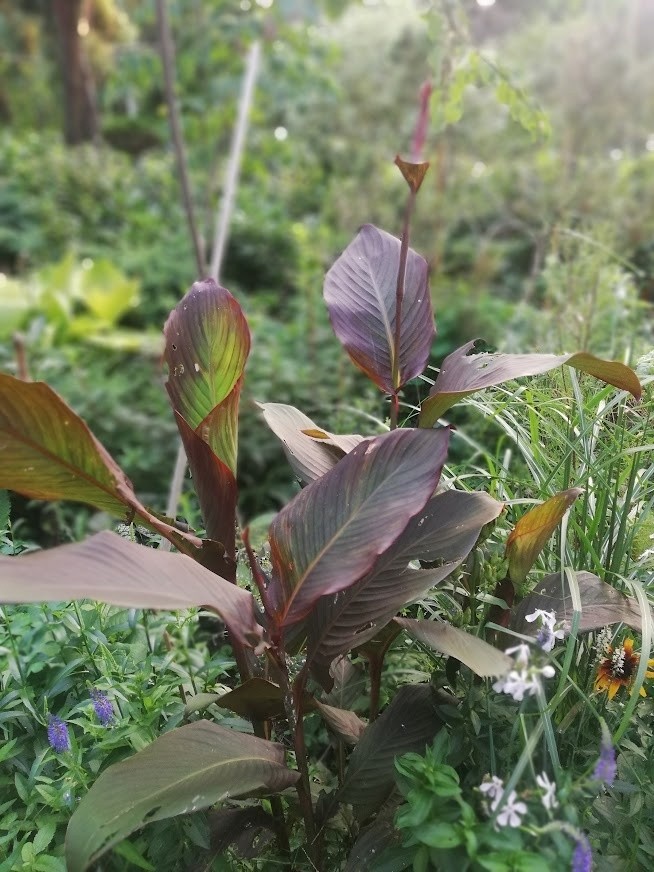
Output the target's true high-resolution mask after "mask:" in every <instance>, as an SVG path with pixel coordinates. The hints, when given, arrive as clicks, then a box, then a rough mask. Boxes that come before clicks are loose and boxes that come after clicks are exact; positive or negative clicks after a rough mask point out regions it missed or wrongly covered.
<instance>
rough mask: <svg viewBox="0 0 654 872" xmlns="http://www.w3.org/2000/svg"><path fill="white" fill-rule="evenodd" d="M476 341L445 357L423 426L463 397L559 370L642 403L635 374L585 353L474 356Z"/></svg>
mask: <svg viewBox="0 0 654 872" xmlns="http://www.w3.org/2000/svg"><path fill="white" fill-rule="evenodd" d="M475 341H476V340H474V341H472V342H468V343H466V344H465V345H462V346H461V348H457V350H456V351H453V352H452V354H450V355H449V357H446V358H445V360H444V361H443V364H442V366H441V371H440V373H439V374H438V378H437V379H436V382H435V383H434V386H433V387H432V389H431V391H430V392H429V396H428V397H427V399H426V400H424V402H423V404H422V408H421V411H420V426H421V427H433V425H434V424H435V423H436V422H437V421H438V419H439V418H440V417H441V416H442V415H444V414H445V412H447V410H448V409H449V408H451V407H452V406H453V405H454V404H455V403H458V401H459V400H460V399H462V398H463V397H467V396H468V395H469V394H473V393H475V391H479V390H482V389H483V388H490V387H493V386H494V385H499V384H501V383H502V382H504V381H508V380H510V379H515V378H521V377H522V376H528V375H540V374H541V373H544V372H549V371H550V370H551V369H555V368H556V367H558V366H563V365H564V364H567V366H572V367H574V368H575V369H577V370H579V371H580V372H586V373H588V374H589V375H592V376H595V378H598V379H600V380H601V381H604V382H606V383H607V384H610V385H614V386H615V387H617V388H620V389H621V390H625V391H629V392H630V393H631V394H633V396H634V397H636V399H640V396H641V393H642V387H641V384H640V382H639V381H638V378H637V376H636V374H635V372H634V371H633V370H632V369H630V368H629V367H628V366H625V365H624V364H623V363H618V362H617V361H615V360H602V359H601V358H599V357H595V356H594V355H592V354H588V353H586V352H578V353H577V354H471V353H470V352H471V351H472V350H473V348H474V346H475Z"/></svg>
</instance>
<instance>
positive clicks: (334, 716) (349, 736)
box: [313, 700, 366, 745]
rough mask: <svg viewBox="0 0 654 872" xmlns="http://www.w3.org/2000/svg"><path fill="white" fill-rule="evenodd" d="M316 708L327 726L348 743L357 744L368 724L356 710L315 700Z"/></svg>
mask: <svg viewBox="0 0 654 872" xmlns="http://www.w3.org/2000/svg"><path fill="white" fill-rule="evenodd" d="M313 705H314V708H315V709H316V711H318V712H319V713H320V714H321V715H322V717H323V720H324V721H325V723H326V724H327V726H328V727H329V728H330V729H331V730H332V731H333V732H334V733H336V735H337V736H338V738H339V739H342V740H343V741H344V742H346V743H347V744H348V745H356V743H357V742H358V741H359V739H360V738H361V734H362V733H363V731H364V730H365V729H366V724H365V722H364V721H362V720H361V718H360V717H358V716H357V715H355V714H354V712H351V711H348V710H347V709H339V708H334V706H331V705H327V704H326V703H324V702H319V701H318V700H314V703H313Z"/></svg>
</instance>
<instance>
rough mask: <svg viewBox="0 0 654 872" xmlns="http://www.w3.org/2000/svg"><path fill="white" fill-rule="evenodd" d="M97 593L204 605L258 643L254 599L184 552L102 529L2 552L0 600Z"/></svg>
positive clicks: (109, 598) (110, 599)
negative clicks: (14, 553)
mask: <svg viewBox="0 0 654 872" xmlns="http://www.w3.org/2000/svg"><path fill="white" fill-rule="evenodd" d="M73 599H93V600H100V601H101V602H106V603H110V604H111V605H115V606H125V607H128V608H143V609H183V608H188V607H189V606H207V607H208V608H211V609H213V610H214V611H215V612H216V613H217V614H219V615H220V617H221V618H222V619H223V620H224V622H225V624H226V625H227V627H228V628H229V630H230V632H231V633H232V634H234V636H235V637H236V638H238V639H239V640H240V641H241V642H242V643H243V644H244V645H248V646H251V647H256V646H258V645H259V644H260V642H261V639H262V636H263V630H262V628H261V627H260V625H259V624H258V623H257V620H256V617H255V607H254V599H253V598H252V594H250V593H249V592H248V591H246V590H242V589H241V588H238V587H236V585H233V584H230V583H229V582H228V581H225V579H224V578H220V576H218V575H215V574H214V573H213V572H210V571H209V570H208V569H205V568H204V567H203V566H201V565H200V564H199V563H197V562H196V561H195V560H192V559H191V558H190V557H186V556H185V555H183V554H171V553H170V552H164V551H158V550H157V549H155V548H148V547H146V546H145V545H137V544H136V543H135V542H131V541H130V540H129V539H123V538H122V537H121V536H117V535H116V534H115V533H110V532H108V531H104V532H102V533H97V534H96V535H95V536H91V537H90V538H89V539H86V540H85V541H83V542H74V543H72V544H70V545H60V546H58V547H57V548H50V549H48V550H46V551H31V552H29V553H28V554H23V555H20V556H18V557H2V556H0V602H5V603H34V602H53V601H61V600H73Z"/></svg>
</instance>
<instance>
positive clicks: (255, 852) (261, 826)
mask: <svg viewBox="0 0 654 872" xmlns="http://www.w3.org/2000/svg"><path fill="white" fill-rule="evenodd" d="M207 824H208V827H209V840H210V844H211V850H212V851H213V852H214V854H216V855H220V854H222V853H223V852H224V851H226V850H227V848H229V847H231V846H233V847H234V849H235V850H236V852H237V853H238V855H239V856H240V857H243V858H244V859H246V860H248V859H250V860H251V859H254V858H255V857H258V856H259V854H260V853H261V851H262V849H263V848H264V847H265V846H266V845H267V844H268V843H269V842H270V841H271V839H272V838H273V834H274V832H275V822H274V820H273V818H272V817H271V816H270V815H269V814H266V812H265V811H264V810H263V809H262V808H260V807H259V806H246V807H245V808H220V809H218V810H216V811H210V812H209V814H208V815H207Z"/></svg>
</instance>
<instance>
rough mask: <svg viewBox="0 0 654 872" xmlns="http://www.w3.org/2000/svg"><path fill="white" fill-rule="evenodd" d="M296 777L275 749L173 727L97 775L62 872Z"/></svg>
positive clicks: (77, 817)
mask: <svg viewBox="0 0 654 872" xmlns="http://www.w3.org/2000/svg"><path fill="white" fill-rule="evenodd" d="M297 777H298V774H297V773H296V772H292V771H291V770H290V769H287V767H286V766H285V765H284V749H283V747H282V746H281V745H277V744H274V743H273V742H268V741H266V740H265V739H258V738H256V737H255V736H248V735H244V734H243V733H237V732H235V731H234V730H228V729H225V728H224V727H220V726H218V725H217V724H212V723H209V722H208V721H198V722H197V723H194V724H188V725H187V726H184V727H179V728H178V729H176V730H172V731H171V732H169V733H165V734H164V735H163V736H160V737H159V738H158V739H156V740H155V741H154V742H152V744H151V745H148V746H147V747H146V748H144V750H143V751H139V753H138V754H136V755H135V756H134V757H130V758H129V759H128V760H124V761H123V762H121V763H116V764H115V765H114V766H110V767H109V769H107V770H106V771H105V772H103V773H102V775H100V777H99V778H98V780H97V781H96V782H95V784H94V785H93V787H92V788H91V789H90V791H89V792H88V793H87V794H86V796H85V797H84V798H83V799H82V801H81V803H80V804H79V806H78V808H77V810H76V811H75V813H74V814H73V816H72V818H71V820H70V824H69V826H68V832H67V834H66V862H67V868H68V872H83V870H85V869H87V868H88V866H89V865H90V864H91V863H93V862H95V861H96V860H97V859H98V858H99V857H101V856H102V855H103V854H104V853H105V852H106V851H108V850H109V848H111V847H113V846H114V845H115V844H117V843H118V842H120V841H121V840H122V839H124V838H125V837H126V836H128V835H129V834H130V833H133V832H134V831H135V830H137V829H139V828H140V827H142V826H143V825H144V824H146V823H149V822H151V821H156V820H163V819H165V818H170V817H174V816H176V815H179V814H186V813H188V812H191V811H196V810H198V809H201V808H207V807H208V806H211V805H214V804H215V803H217V802H221V801H223V800H225V799H227V798H232V797H239V796H245V795H247V794H251V793H254V792H265V793H276V792H278V791H280V790H284V789H285V788H286V787H288V786H290V785H291V784H293V783H294V782H295V781H296V780H297Z"/></svg>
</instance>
